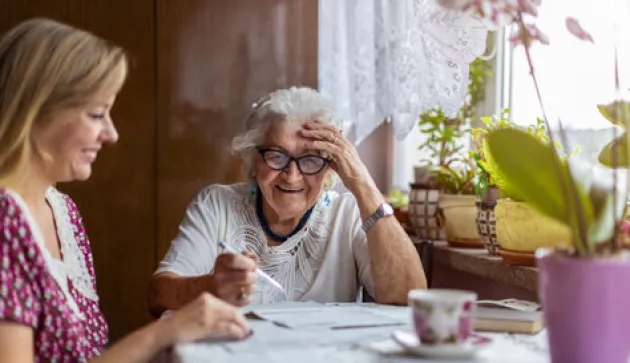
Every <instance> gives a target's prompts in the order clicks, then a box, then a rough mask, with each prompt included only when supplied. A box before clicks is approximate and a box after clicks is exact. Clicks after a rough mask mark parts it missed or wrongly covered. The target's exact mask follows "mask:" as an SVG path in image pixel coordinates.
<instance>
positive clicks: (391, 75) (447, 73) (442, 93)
mask: <svg viewBox="0 0 630 363" xmlns="http://www.w3.org/2000/svg"><path fill="white" fill-rule="evenodd" d="M487 30H488V27H487V26H486V24H483V23H482V22H481V21H480V20H478V19H475V18H473V17H471V16H469V15H465V14H461V13H455V12H451V11H448V10H446V9H443V8H441V7H440V6H439V5H437V4H436V3H435V0H319V59H318V62H319V68H318V71H319V89H320V91H321V92H322V93H323V94H325V95H327V96H328V97H330V98H331V99H333V100H334V101H335V103H336V107H337V109H338V111H339V112H340V114H341V116H342V117H343V118H344V119H345V120H347V121H346V123H345V125H344V126H345V128H346V133H347V135H348V137H349V138H350V139H351V140H353V141H354V142H355V144H358V143H360V142H361V141H362V140H364V139H365V137H366V136H368V135H369V134H370V133H371V132H372V131H374V130H375V129H376V128H377V127H378V126H379V125H380V124H381V123H382V122H384V121H390V122H392V123H393V129H394V134H395V136H396V138H397V139H398V140H402V139H404V138H405V137H406V136H407V135H408V134H409V132H410V131H411V130H412V129H413V127H414V125H415V123H416V122H417V120H418V117H419V115H420V113H421V112H422V111H425V110H429V109H431V108H434V107H439V108H441V109H442V110H443V111H444V112H445V113H446V114H447V115H454V114H455V113H456V112H457V110H458V109H459V108H460V107H461V104H462V102H463V100H464V97H465V94H466V88H467V84H468V66H469V64H470V62H472V61H473V60H474V59H475V58H477V57H479V56H481V55H482V54H483V53H484V51H485V44H486V42H485V40H486V33H487Z"/></svg>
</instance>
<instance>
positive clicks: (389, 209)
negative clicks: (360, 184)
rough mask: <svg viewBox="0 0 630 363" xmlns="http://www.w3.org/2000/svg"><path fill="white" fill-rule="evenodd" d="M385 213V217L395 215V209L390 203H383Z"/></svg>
mask: <svg viewBox="0 0 630 363" xmlns="http://www.w3.org/2000/svg"><path fill="white" fill-rule="evenodd" d="M383 212H385V215H390V214H394V208H392V206H391V205H389V204H388V203H383Z"/></svg>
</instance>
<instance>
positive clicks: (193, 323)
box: [160, 293, 250, 344]
mask: <svg viewBox="0 0 630 363" xmlns="http://www.w3.org/2000/svg"><path fill="white" fill-rule="evenodd" d="M160 323H162V324H166V326H165V329H166V331H167V332H169V334H173V337H172V344H177V343H189V342H193V341H196V340H201V339H206V338H211V337H229V338H234V339H242V338H245V337H246V336H248V335H249V333H250V329H249V327H248V325H247V321H246V320H245V317H244V316H243V314H241V312H240V311H239V310H238V309H237V308H235V307H234V306H232V305H230V304H228V303H226V302H224V301H221V300H220V299H218V298H216V297H214V296H212V295H210V294H209V293H203V294H201V295H200V296H199V297H198V298H196V299H195V300H193V301H192V302H190V303H188V304H187V305H184V306H183V307H182V308H180V309H179V310H177V311H175V312H173V313H172V314H171V315H169V316H168V317H166V318H164V319H163V320H162V321H160Z"/></svg>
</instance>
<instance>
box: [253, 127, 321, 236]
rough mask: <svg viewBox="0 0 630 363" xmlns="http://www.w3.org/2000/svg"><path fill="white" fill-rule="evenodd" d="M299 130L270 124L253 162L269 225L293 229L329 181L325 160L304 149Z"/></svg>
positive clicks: (315, 153)
mask: <svg viewBox="0 0 630 363" xmlns="http://www.w3.org/2000/svg"><path fill="white" fill-rule="evenodd" d="M300 129H301V127H300V126H299V125H294V124H290V123H286V122H272V123H271V124H270V125H269V128H268V129H267V131H266V133H265V137H264V138H263V141H262V142H261V143H260V145H261V146H259V147H258V151H259V155H258V157H257V158H256V159H255V161H254V177H255V179H256V182H257V184H258V187H259V188H260V192H261V193H262V196H263V211H264V214H265V217H266V218H267V219H268V220H269V222H271V223H273V221H283V220H284V221H286V222H288V223H287V224H288V225H287V226H286V228H292V227H295V226H291V225H292V224H297V223H298V221H299V219H300V218H301V217H302V215H303V214H304V213H306V211H308V210H309V209H310V208H311V207H312V206H313V205H314V204H315V202H316V201H317V199H318V197H319V194H320V192H321V191H322V189H323V186H324V182H325V181H326V180H327V178H330V171H329V170H328V168H326V163H327V162H326V161H325V160H326V159H324V158H323V157H321V156H320V155H319V153H318V152H317V151H313V150H310V149H308V148H306V147H305V145H306V144H307V142H308V139H306V138H304V137H303V136H302V135H301V134H300ZM287 219H288V220H292V221H287Z"/></svg>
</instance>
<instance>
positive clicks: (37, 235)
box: [7, 189, 85, 320]
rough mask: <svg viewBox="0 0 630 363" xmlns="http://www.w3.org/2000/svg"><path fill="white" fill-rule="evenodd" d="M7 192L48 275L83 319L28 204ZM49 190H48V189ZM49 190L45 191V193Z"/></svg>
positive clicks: (16, 195) (61, 270) (83, 316)
mask: <svg viewBox="0 0 630 363" xmlns="http://www.w3.org/2000/svg"><path fill="white" fill-rule="evenodd" d="M7 192H8V193H9V194H10V195H11V196H12V197H13V199H14V200H15V201H16V203H17V204H18V206H19V207H20V209H21V210H22V213H23V214H24V216H25V217H26V221H27V223H28V225H29V227H30V229H31V234H32V236H33V239H34V240H35V244H36V245H37V247H38V248H39V250H40V252H41V253H42V256H43V258H44V263H45V264H46V268H47V270H48V272H49V273H50V275H51V276H52V277H53V278H54V279H55V281H56V282H57V285H58V286H59V288H60V289H61V291H62V292H63V294H64V296H65V297H66V302H67V303H68V306H69V307H70V310H72V311H73V312H74V313H75V314H76V315H77V316H78V317H79V318H80V319H81V320H84V319H85V315H84V314H83V313H82V312H81V310H80V309H79V306H78V305H77V303H76V301H75V300H74V297H72V294H70V290H69V289H68V279H67V275H66V274H65V273H64V269H62V268H59V267H60V266H59V265H58V264H57V263H56V261H55V259H54V258H53V257H52V255H51V254H50V252H49V251H48V249H47V248H46V246H45V244H44V236H43V234H42V232H41V230H40V229H39V226H38V225H37V222H36V221H35V218H34V217H33V215H32V214H31V211H30V210H29V209H28V205H27V204H26V202H24V200H23V199H22V197H21V196H20V195H19V194H18V193H16V192H14V191H12V190H7ZM49 192H50V189H49ZM49 192H47V195H48V193H49ZM51 206H53V211H54V210H55V206H54V205H53V203H52V202H51ZM55 218H57V217H56V215H55ZM57 228H59V227H57ZM60 239H61V237H60Z"/></svg>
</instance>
